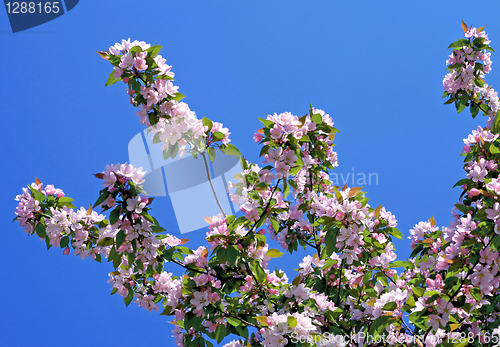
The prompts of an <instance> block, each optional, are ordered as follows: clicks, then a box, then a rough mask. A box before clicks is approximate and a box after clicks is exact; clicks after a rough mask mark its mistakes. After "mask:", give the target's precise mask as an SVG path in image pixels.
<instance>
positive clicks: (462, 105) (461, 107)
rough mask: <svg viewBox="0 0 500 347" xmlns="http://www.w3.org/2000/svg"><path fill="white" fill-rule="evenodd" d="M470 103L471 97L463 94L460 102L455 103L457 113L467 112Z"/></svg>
mask: <svg viewBox="0 0 500 347" xmlns="http://www.w3.org/2000/svg"><path fill="white" fill-rule="evenodd" d="M468 101H469V96H468V95H467V93H466V92H463V94H462V96H461V97H460V100H459V101H458V102H456V103H455V106H456V108H457V113H460V112H462V111H463V110H465V107H466V106H467V102H468Z"/></svg>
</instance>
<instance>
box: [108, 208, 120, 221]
mask: <svg viewBox="0 0 500 347" xmlns="http://www.w3.org/2000/svg"><path fill="white" fill-rule="evenodd" d="M119 217H120V208H119V207H117V208H115V209H114V210H113V211H111V213H110V214H109V223H110V224H111V225H113V224H115V223H116V222H118V219H119Z"/></svg>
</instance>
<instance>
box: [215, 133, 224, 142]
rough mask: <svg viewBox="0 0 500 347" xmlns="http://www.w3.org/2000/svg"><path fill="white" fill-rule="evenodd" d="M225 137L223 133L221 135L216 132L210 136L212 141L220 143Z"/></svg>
mask: <svg viewBox="0 0 500 347" xmlns="http://www.w3.org/2000/svg"><path fill="white" fill-rule="evenodd" d="M224 137H225V135H224V134H223V133H221V132H220V131H216V132H214V133H213V134H212V139H214V141H220V140H222V139H223V138H224Z"/></svg>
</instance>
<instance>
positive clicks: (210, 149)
mask: <svg viewBox="0 0 500 347" xmlns="http://www.w3.org/2000/svg"><path fill="white" fill-rule="evenodd" d="M207 152H208V157H209V158H210V162H212V163H213V162H214V160H215V148H213V147H208V148H207Z"/></svg>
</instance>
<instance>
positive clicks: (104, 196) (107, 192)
mask: <svg viewBox="0 0 500 347" xmlns="http://www.w3.org/2000/svg"><path fill="white" fill-rule="evenodd" d="M109 194H110V192H109V190H105V191H104V193H102V194H101V195H100V196H99V199H97V201H96V202H95V204H94V206H92V207H97V206H99V205H100V204H102V203H103V201H104V200H106V199H107V198H108V196H109Z"/></svg>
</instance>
